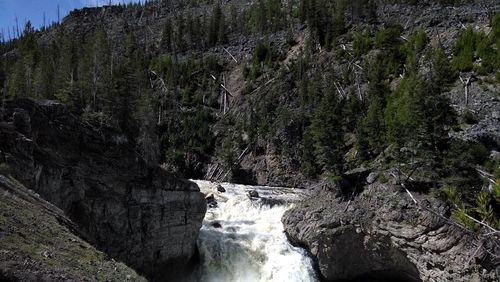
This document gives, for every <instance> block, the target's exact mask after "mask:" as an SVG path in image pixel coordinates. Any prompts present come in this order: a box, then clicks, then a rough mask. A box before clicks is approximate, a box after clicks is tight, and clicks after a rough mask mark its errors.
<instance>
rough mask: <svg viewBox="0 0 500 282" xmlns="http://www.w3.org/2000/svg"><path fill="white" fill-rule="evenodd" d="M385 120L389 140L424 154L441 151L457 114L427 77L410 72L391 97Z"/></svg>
mask: <svg viewBox="0 0 500 282" xmlns="http://www.w3.org/2000/svg"><path fill="white" fill-rule="evenodd" d="M385 120H386V124H387V139H388V141H390V142H392V143H395V144H397V145H399V146H400V147H402V146H409V147H412V148H416V149H419V151H420V152H422V153H425V152H428V151H436V150H438V148H439V146H441V143H442V142H443V141H445V140H447V138H448V128H449V126H450V125H451V124H453V123H454V113H453V111H452V109H451V107H450V106H449V103H448V101H447V99H446V98H445V97H444V96H441V95H440V94H439V93H435V92H434V91H433V90H432V89H431V88H430V86H429V84H428V82H427V80H426V79H425V78H424V77H422V76H420V75H410V76H408V77H405V78H404V79H403V80H402V81H401V82H400V84H399V85H398V87H397V88H396V90H395V91H394V93H392V94H391V96H390V97H389V100H388V102H387V108H386V110H385Z"/></svg>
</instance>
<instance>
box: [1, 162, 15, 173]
mask: <svg viewBox="0 0 500 282" xmlns="http://www.w3.org/2000/svg"><path fill="white" fill-rule="evenodd" d="M11 171H12V170H11V167H10V166H9V165H8V164H6V163H0V174H3V175H9V174H10V173H11Z"/></svg>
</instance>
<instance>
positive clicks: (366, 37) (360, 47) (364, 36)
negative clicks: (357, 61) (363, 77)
mask: <svg viewBox="0 0 500 282" xmlns="http://www.w3.org/2000/svg"><path fill="white" fill-rule="evenodd" d="M371 48H372V40H371V36H370V32H368V31H364V32H363V33H361V32H357V33H356V34H355V35H354V42H353V49H354V57H356V58H359V57H361V56H362V55H364V54H366V53H367V52H368V51H370V49H371Z"/></svg>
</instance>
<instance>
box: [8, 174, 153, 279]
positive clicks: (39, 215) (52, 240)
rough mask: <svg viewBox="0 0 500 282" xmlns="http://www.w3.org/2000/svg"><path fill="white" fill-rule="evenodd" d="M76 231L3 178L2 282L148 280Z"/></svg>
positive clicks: (60, 214)
mask: <svg viewBox="0 0 500 282" xmlns="http://www.w3.org/2000/svg"><path fill="white" fill-rule="evenodd" d="M76 229H77V227H76V225H75V224H74V223H73V222H71V221H70V220H69V219H68V218H67V217H66V216H65V215H64V213H63V212H62V211H61V210H60V209H58V208H57V207H55V206H54V205H52V204H50V203H48V202H46V201H44V200H42V199H41V198H40V197H39V196H38V195H36V194H35V193H33V191H30V190H28V189H27V188H26V187H24V186H23V185H22V184H21V183H19V182H17V181H16V180H14V179H12V178H8V177H6V176H5V175H2V174H0V241H1V244H0V281H146V279H144V278H143V277H140V276H139V275H137V273H136V272H135V271H134V270H132V269H130V268H129V267H127V266H126V265H124V264H123V263H119V262H116V261H115V260H113V259H110V258H109V257H107V256H106V255H105V254H103V253H102V252H99V251H98V250H96V249H95V248H94V247H92V246H91V245H90V244H89V243H87V242H85V241H84V240H82V239H81V238H79V237H78V234H76V233H75V230H76Z"/></svg>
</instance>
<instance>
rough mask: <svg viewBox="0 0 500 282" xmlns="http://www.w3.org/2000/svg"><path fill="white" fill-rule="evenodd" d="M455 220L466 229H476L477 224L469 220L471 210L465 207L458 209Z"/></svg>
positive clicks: (455, 211)
mask: <svg viewBox="0 0 500 282" xmlns="http://www.w3.org/2000/svg"><path fill="white" fill-rule="evenodd" d="M453 218H454V219H455V220H456V221H457V222H458V223H460V224H461V225H463V226H464V227H465V228H468V229H471V230H475V229H476V223H475V222H474V221H473V220H472V219H470V218H469V210H468V209H467V208H466V207H465V206H460V207H457V208H456V209H455V210H454V211H453Z"/></svg>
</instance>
